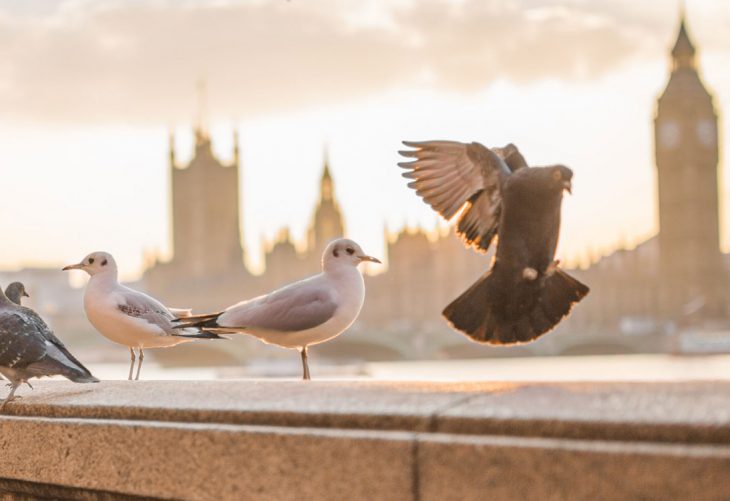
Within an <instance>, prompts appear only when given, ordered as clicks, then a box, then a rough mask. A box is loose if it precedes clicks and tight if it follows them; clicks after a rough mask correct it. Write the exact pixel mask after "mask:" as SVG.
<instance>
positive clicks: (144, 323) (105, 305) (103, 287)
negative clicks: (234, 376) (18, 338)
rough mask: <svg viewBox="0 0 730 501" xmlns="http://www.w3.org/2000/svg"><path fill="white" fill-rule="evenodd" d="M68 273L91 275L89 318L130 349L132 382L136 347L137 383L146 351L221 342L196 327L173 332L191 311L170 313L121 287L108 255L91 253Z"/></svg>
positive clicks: (87, 297)
mask: <svg viewBox="0 0 730 501" xmlns="http://www.w3.org/2000/svg"><path fill="white" fill-rule="evenodd" d="M68 270H83V271H85V272H86V273H88V274H89V275H90V276H91V278H90V279H89V283H88V284H87V285H86V291H85V292H84V309H85V310H86V317H87V318H88V319H89V322H91V325H93V326H94V327H95V328H96V330H98V331H99V332H100V333H101V334H102V335H103V336H104V337H106V338H107V339H109V340H111V341H113V342H115V343H117V344H121V345H123V346H127V347H129V353H130V355H131V357H130V358H131V362H130V365H129V376H128V378H127V379H130V380H131V379H132V371H133V369H134V361H135V353H134V349H135V348H137V349H138V350H139V362H138V364H137V374H136V376H135V378H134V379H135V380H137V379H139V373H140V370H141V369H142V361H143V360H144V349H145V348H167V347H170V346H175V345H177V344H180V343H185V342H189V341H193V340H195V339H221V336H219V335H217V334H214V333H211V332H203V331H201V330H200V329H196V328H191V329H186V330H184V331H177V330H173V324H172V321H173V320H174V319H175V318H176V316H180V315H182V316H185V315H189V313H190V312H189V310H171V309H170V308H167V307H166V306H165V305H163V304H162V303H160V302H159V301H157V300H156V299H154V298H152V297H150V296H148V295H147V294H144V293H142V292H138V291H136V290H133V289H130V288H129V287H125V286H124V285H121V284H120V283H119V281H118V279H117V263H116V262H115V261H114V258H113V257H112V255H111V254H109V253H108V252H92V253H91V254H89V255H88V256H86V257H85V258H84V259H83V260H82V261H81V262H80V263H78V264H72V265H69V266H66V267H65V268H63V271H68ZM173 311H174V312H175V313H173Z"/></svg>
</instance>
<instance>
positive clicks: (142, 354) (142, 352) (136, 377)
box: [134, 347, 144, 381]
mask: <svg viewBox="0 0 730 501" xmlns="http://www.w3.org/2000/svg"><path fill="white" fill-rule="evenodd" d="M142 360H144V351H143V350H142V348H141V347H140V349H139V362H138V363H137V375H136V376H134V380H135V381H137V380H138V379H139V371H140V370H141V369H142Z"/></svg>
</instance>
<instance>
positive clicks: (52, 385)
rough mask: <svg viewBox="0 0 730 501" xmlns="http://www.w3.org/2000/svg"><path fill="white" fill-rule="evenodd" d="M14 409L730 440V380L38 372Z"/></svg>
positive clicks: (540, 434)
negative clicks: (81, 376) (42, 377)
mask: <svg viewBox="0 0 730 501" xmlns="http://www.w3.org/2000/svg"><path fill="white" fill-rule="evenodd" d="M35 387H36V389H35V390H30V389H29V388H27V387H23V388H22V389H21V390H19V392H18V393H20V394H21V395H23V398H22V399H20V400H17V401H15V402H13V403H11V404H9V405H8V406H7V408H6V414H7V415H14V416H37V417H71V418H93V419H126V420H141V421H146V420H149V421H164V422H192V423H220V424H252V425H270V426H290V427H314V428H346V429H368V430H401V431H413V432H418V431H426V432H446V433H463V434H472V435H485V434H489V435H510V436H535V437H553V438H572V439H584V440H587V439H600V440H632V441H633V440H641V441H654V442H685V443H716V444H717V443H724V444H728V443H730V382H727V381H722V382H720V381H707V382H687V383H425V382H383V381H377V382H376V381H357V380H353V381H309V382H304V381H288V380H240V381H194V382H188V381H185V382H178V381H137V382H128V381H105V382H102V383H98V384H93V385H76V384H73V383H70V382H67V381H39V382H37V383H35Z"/></svg>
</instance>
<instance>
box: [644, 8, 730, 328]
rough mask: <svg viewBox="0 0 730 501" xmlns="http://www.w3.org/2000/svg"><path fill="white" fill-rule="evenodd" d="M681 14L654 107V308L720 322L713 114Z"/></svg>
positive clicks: (721, 272) (675, 315) (682, 316)
mask: <svg viewBox="0 0 730 501" xmlns="http://www.w3.org/2000/svg"><path fill="white" fill-rule="evenodd" d="M695 53H696V49H695V46H694V44H693V43H692V41H691V39H690V37H689V33H688V30H687V23H686V20H685V17H684V13H682V15H681V19H680V24H679V33H678V34H677V40H676V42H675V43H674V47H673V48H672V50H671V74H670V76H669V82H668V83H667V86H666V88H665V89H664V92H663V93H662V95H661V96H660V97H659V100H658V103H657V109H656V117H655V121H654V125H655V154H656V167H657V180H658V185H659V186H658V192H659V248H660V270H661V287H662V291H661V299H660V303H661V304H660V309H661V310H662V312H663V313H664V315H665V316H667V317H669V318H673V319H675V320H678V321H682V320H689V319H690V317H698V318H708V317H711V318H717V317H721V316H724V312H725V307H724V303H725V297H724V294H723V292H722V290H723V286H724V281H725V277H724V269H723V266H722V259H721V253H720V232H719V202H718V145H717V113H716V111H715V107H714V104H713V98H712V95H711V94H710V93H709V92H708V91H707V89H706V88H705V86H704V84H703V83H702V80H701V78H700V75H699V72H698V68H697V62H696V60H695Z"/></svg>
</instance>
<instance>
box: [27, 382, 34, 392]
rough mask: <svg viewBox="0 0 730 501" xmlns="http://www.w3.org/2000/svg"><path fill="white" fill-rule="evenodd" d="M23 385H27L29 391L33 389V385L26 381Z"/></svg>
mask: <svg viewBox="0 0 730 501" xmlns="http://www.w3.org/2000/svg"><path fill="white" fill-rule="evenodd" d="M25 384H27V385H28V387H30V389H31V390H32V389H33V385H32V384H30V381H26V382H25Z"/></svg>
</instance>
